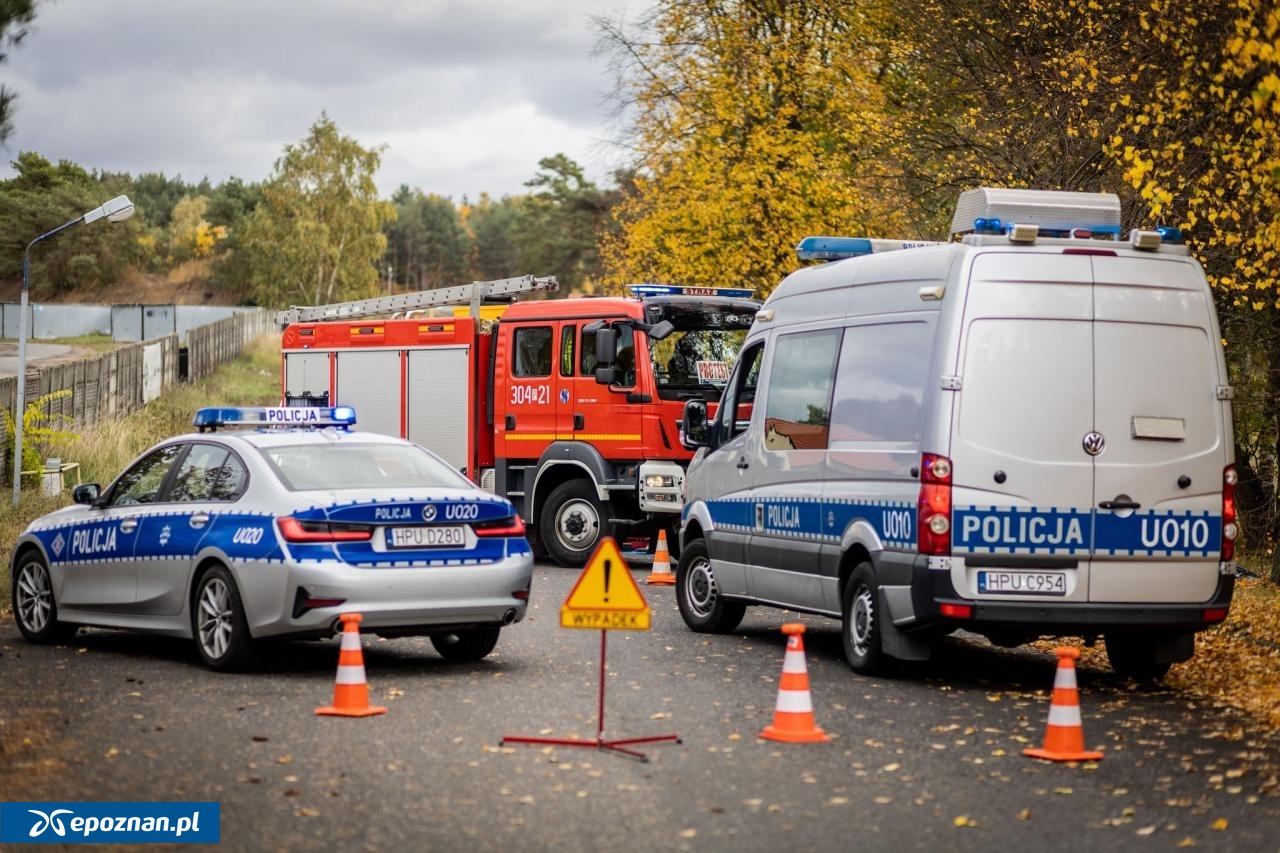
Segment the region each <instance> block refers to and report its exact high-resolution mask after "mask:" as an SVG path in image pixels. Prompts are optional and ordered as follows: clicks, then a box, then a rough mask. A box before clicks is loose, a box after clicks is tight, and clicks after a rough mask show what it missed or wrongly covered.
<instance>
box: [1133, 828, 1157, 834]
mask: <svg viewBox="0 0 1280 853" xmlns="http://www.w3.org/2000/svg"><path fill="white" fill-rule="evenodd" d="M1155 831H1156V828H1155V827H1154V826H1144V827H1142V828H1141V829H1139V830H1138V831H1137V834H1138V835H1150V834H1151V833H1153V832H1155Z"/></svg>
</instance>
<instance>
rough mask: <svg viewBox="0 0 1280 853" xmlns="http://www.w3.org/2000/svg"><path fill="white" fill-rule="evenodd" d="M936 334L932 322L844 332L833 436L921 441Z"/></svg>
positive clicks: (896, 324)
mask: <svg viewBox="0 0 1280 853" xmlns="http://www.w3.org/2000/svg"><path fill="white" fill-rule="evenodd" d="M931 341H932V336H931V335H930V332H929V326H928V325H927V324H926V323H919V322H912V323H883V324H877V325H873V326H851V327H850V328H847V329H845V330H844V343H843V344H842V345H841V347H840V369H839V370H838V371H837V372H836V390H835V406H834V408H833V411H832V413H831V440H832V441H833V442H838V441H909V442H918V441H919V440H920V406H921V402H922V400H923V399H924V386H925V382H926V377H927V375H928V371H929V353H930V346H931Z"/></svg>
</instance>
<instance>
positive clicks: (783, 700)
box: [777, 690, 813, 714]
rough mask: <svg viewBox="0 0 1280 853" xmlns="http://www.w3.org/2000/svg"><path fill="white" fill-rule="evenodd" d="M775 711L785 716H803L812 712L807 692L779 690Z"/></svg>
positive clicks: (811, 703)
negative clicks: (785, 714)
mask: <svg viewBox="0 0 1280 853" xmlns="http://www.w3.org/2000/svg"><path fill="white" fill-rule="evenodd" d="M777 710H779V711H782V712H783V713H787V714H804V713H809V712H812V711H813V701H812V699H811V697H810V696H809V691H807V690H779V691H778V706H777Z"/></svg>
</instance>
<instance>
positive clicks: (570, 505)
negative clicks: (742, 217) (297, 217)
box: [277, 276, 760, 567]
mask: <svg viewBox="0 0 1280 853" xmlns="http://www.w3.org/2000/svg"><path fill="white" fill-rule="evenodd" d="M557 287H558V284H557V282H556V280H555V279H554V278H534V277H532V276H524V277H521V278H514V279H502V280H499V281H494V282H474V283H472V284H469V285H461V286H458V287H452V288H443V289H439V290H432V291H423V292H421V293H417V294H398V295H395V296H389V297H379V298H375V299H369V300H362V301H358V302H350V303H342V304H339V305H332V306H317V307H313V308H294V309H290V310H289V311H283V312H280V314H279V315H277V319H278V320H279V322H280V323H281V325H282V326H284V332H283V340H282V359H283V371H282V373H283V383H284V388H283V391H284V396H285V398H286V400H287V401H288V402H291V403H299V402H302V403H314V404H317V405H335V404H342V405H348V406H353V407H354V408H355V410H356V415H357V418H358V423H359V428H360V429H366V430H372V431H374V432H382V433H386V434H389V435H398V436H402V437H405V438H408V439H410V440H411V441H414V442H417V443H418V444H421V445H423V446H424V447H427V448H429V449H431V450H434V451H435V452H436V453H438V454H440V455H441V456H443V457H444V458H445V459H446V460H447V461H449V462H450V463H451V464H453V465H454V466H455V467H456V468H458V469H459V470H460V471H462V472H463V473H465V474H466V475H467V476H469V477H471V478H472V479H473V480H475V481H476V482H478V483H479V484H480V485H481V486H483V487H484V488H486V489H488V490H489V491H491V492H494V493H496V494H499V495H502V496H504V497H507V498H508V499H510V500H511V501H512V502H513V503H515V505H516V507H517V509H518V510H519V512H520V513H521V515H522V516H523V517H524V519H525V520H526V522H527V524H528V530H529V538H530V540H531V541H532V542H533V544H534V547H535V548H536V549H538V552H539V553H542V554H545V555H548V556H550V557H551V558H552V559H554V560H555V561H556V562H558V563H561V564H562V565H566V566H574V567H576V566H582V565H584V564H585V562H586V560H587V558H588V557H590V555H591V553H592V551H593V550H594V549H595V546H596V544H597V543H598V542H599V540H600V538H601V537H602V536H604V535H617V536H619V537H626V538H631V537H639V536H650V537H653V536H656V535H657V532H658V531H659V530H663V529H665V530H666V531H667V538H668V541H669V542H670V543H672V544H673V545H674V543H675V542H676V541H677V537H676V536H675V535H674V534H675V532H676V530H677V529H678V525H679V521H680V510H681V506H682V494H683V483H684V470H685V467H686V466H687V464H688V462H689V459H690V458H691V457H692V453H691V452H690V451H688V450H686V449H685V448H684V447H683V446H682V444H681V442H680V436H679V434H678V430H679V423H680V418H681V414H682V411H683V407H684V403H685V401H686V400H690V399H703V400H706V401H707V402H708V403H709V404H711V405H714V403H715V402H716V401H718V400H719V398H720V392H721V389H722V388H723V386H724V383H725V382H726V381H727V379H728V376H729V371H730V369H731V367H732V366H733V362H734V361H735V359H736V358H737V354H738V348H739V347H740V346H741V344H742V341H743V339H744V338H745V336H746V333H747V330H748V328H749V327H750V326H751V322H752V320H753V319H754V317H755V313H756V311H757V310H758V308H759V306H760V303H759V302H757V301H755V300H754V299H752V298H751V291H749V290H746V289H724V288H706V287H681V286H673V285H632V286H631V288H630V292H631V295H630V296H627V297H571V298H564V299H539V300H528V301H514V302H512V303H511V304H509V305H506V306H505V307H504V308H503V309H502V313H501V315H500V316H499V318H498V319H496V320H492V319H481V316H480V315H481V311H480V306H481V304H482V303H483V302H484V301H486V300H491V299H500V300H501V299H506V300H511V299H514V298H515V297H518V296H521V295H528V294H531V293H534V292H538V291H549V290H555V289H557ZM464 303H470V310H469V311H468V312H466V314H465V315H462V311H461V309H459V310H458V311H456V312H453V313H450V314H449V315H447V316H417V317H415V316H401V317H390V318H381V319H375V318H374V317H375V315H377V314H383V315H386V314H389V313H390V312H392V311H397V310H401V309H415V310H416V309H429V308H432V307H433V306H434V307H435V309H436V310H438V308H439V307H442V306H447V305H461V304H464ZM403 313H407V314H409V315H412V314H413V313H414V311H413V310H410V311H407V312H403Z"/></svg>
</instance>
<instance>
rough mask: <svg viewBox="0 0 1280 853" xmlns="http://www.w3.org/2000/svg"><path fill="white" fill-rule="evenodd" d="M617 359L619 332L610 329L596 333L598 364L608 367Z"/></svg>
mask: <svg viewBox="0 0 1280 853" xmlns="http://www.w3.org/2000/svg"><path fill="white" fill-rule="evenodd" d="M617 357H618V330H617V329H613V328H608V327H606V328H603V329H599V330H598V331H597V332H596V364H597V365H603V366H605V367H608V366H610V365H611V364H613V362H614V360H615V359H616V358H617ZM597 381H599V380H597Z"/></svg>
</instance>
